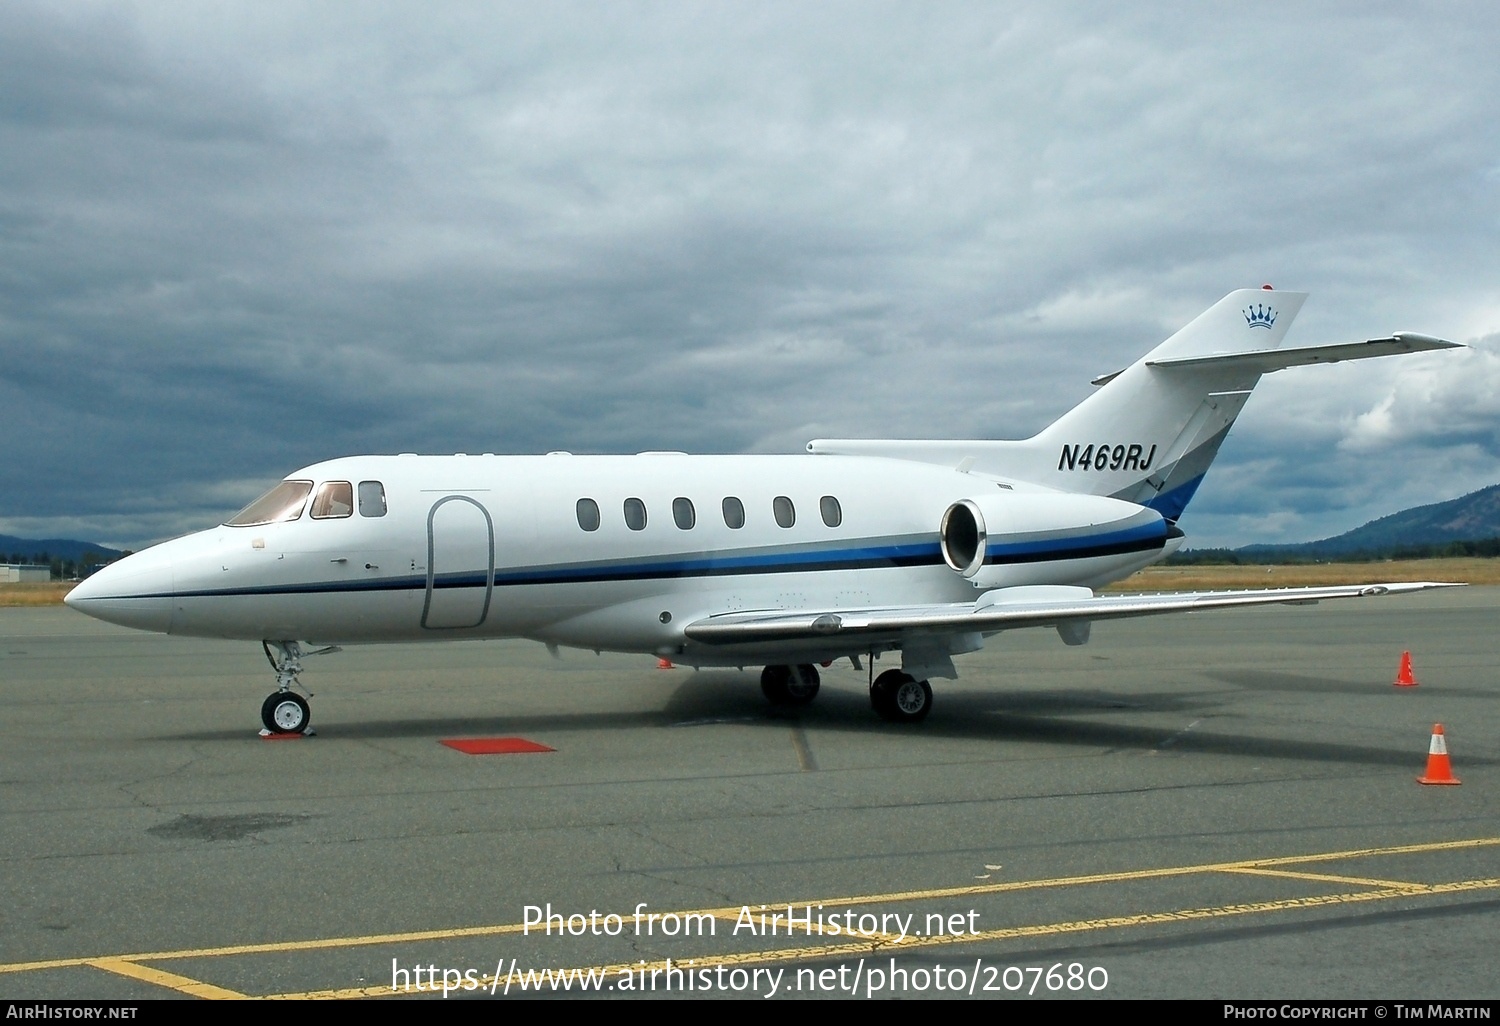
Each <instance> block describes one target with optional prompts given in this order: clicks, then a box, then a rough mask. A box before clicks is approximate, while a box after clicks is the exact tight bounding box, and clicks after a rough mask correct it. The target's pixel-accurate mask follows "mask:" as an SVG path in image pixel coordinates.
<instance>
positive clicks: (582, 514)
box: [577, 499, 599, 531]
mask: <svg viewBox="0 0 1500 1026" xmlns="http://www.w3.org/2000/svg"><path fill="white" fill-rule="evenodd" d="M577 512H578V526H579V527H581V528H583V529H584V530H585V531H597V530H599V504H598V503H597V502H595V501H594V500H593V499H579V500H578V510H577Z"/></svg>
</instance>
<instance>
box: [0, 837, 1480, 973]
mask: <svg viewBox="0 0 1500 1026" xmlns="http://www.w3.org/2000/svg"><path fill="white" fill-rule="evenodd" d="M1494 845H1500V837H1480V838H1473V839H1470V840H1463V841H1435V842H1431V843H1426V844H1407V845H1396V846H1390V847H1383V848H1355V849H1349V850H1345V851H1333V852H1317V853H1312V854H1305V855H1286V856H1278V857H1274V858H1263V859H1245V860H1241V861H1236V862H1212V863H1202V864H1199V865H1191V866H1163V867H1158V868H1154V869H1134V870H1125V871H1123V872H1117V873H1092V874H1086V875H1080V876H1063V877H1052V878H1044V879H1038V880H1017V881H1012V882H1006V883H990V884H970V885H965V886H962V887H941V888H928V889H925V890H918V891H895V892H890V893H886V894H864V895H856V896H852V897H840V898H816V899H812V900H805V901H790V902H773V903H767V907H768V908H784V907H786V906H788V905H790V906H793V907H794V908H801V907H803V906H807V905H811V906H814V907H816V906H819V905H823V906H843V907H850V906H858V905H885V904H895V903H898V902H908V901H933V900H939V899H945V898H966V897H978V896H982V895H989V894H1003V893H1007V892H1013V891H1029V890H1041V889H1045V888H1057V887H1077V886H1083V885H1087V884H1098V883H1124V882H1131V881H1140V880H1152V879H1162V878H1167V877H1181V876H1192V875H1196V874H1208V873H1224V872H1249V871H1255V870H1265V869H1268V868H1272V867H1277V866H1294V865H1298V864H1305V863H1310V862H1333V861H1339V860H1348V859H1364V858H1377V857H1385V856H1392V855H1410V854H1421V853H1430V852H1440V851H1459V850H1463V849H1474V848H1482V847H1490V846H1494ZM1323 879H1327V880H1328V881H1330V882H1332V881H1335V880H1337V879H1338V878H1336V877H1327V878H1323ZM1351 879H1352V878H1351ZM1353 882H1355V883H1357V884H1359V885H1364V883H1365V882H1363V881H1358V880H1354V881H1353ZM1370 883H1371V884H1373V885H1374V886H1379V887H1382V888H1384V889H1383V890H1380V891H1374V892H1368V894H1367V895H1365V896H1355V897H1341V896H1333V898H1331V899H1329V898H1299V899H1291V901H1292V904H1286V903H1275V902H1273V903H1269V904H1262V905H1254V906H1224V908H1226V909H1245V910H1250V911H1275V910H1277V909H1280V908H1283V907H1285V908H1294V907H1299V906H1298V905H1297V904H1296V903H1298V902H1301V903H1307V902H1314V903H1319V902H1321V903H1325V904H1326V903H1328V902H1329V901H1330V900H1335V899H1336V900H1340V901H1344V900H1347V901H1356V900H1358V901H1367V900H1378V899H1380V898H1385V897H1393V896H1401V895H1406V894H1433V893H1443V892H1444V888H1449V889H1451V888H1453V887H1459V888H1461V889H1476V888H1484V887H1489V886H1491V883H1490V882H1488V881H1463V882H1461V883H1460V884H1457V885H1449V884H1434V885H1424V884H1406V883H1400V882H1397V881H1370ZM745 907H751V908H756V909H758V908H759V905H758V904H751V905H748V906H727V907H720V908H711V909H698V910H690V911H677V912H671V913H665V914H668V915H676V916H678V917H681V918H686V917H689V916H700V917H712V918H715V919H726V920H738V918H739V916H740V913H741V909H742V908H745ZM1303 907H1309V906H1306V905H1305V904H1304V906H1303ZM656 914H657V915H662V914H664V913H656ZM754 914H756V913H754V912H752V915H754ZM1215 914H1223V915H1228V914H1233V913H1231V912H1216V913H1215ZM1163 915H1167V916H1168V918H1169V919H1170V918H1173V917H1175V918H1184V917H1186V918H1202V916H1199V915H1196V914H1188V913H1163ZM621 918H622V919H623V920H625V921H627V922H628V921H632V920H633V913H624V914H622V915H621ZM1148 921H1154V920H1149V919H1148V920H1145V922H1148ZM1162 921H1168V920H1162ZM1089 922H1090V923H1098V924H1102V925H1090V926H1077V927H1070V926H1068V925H1067V924H1057V925H1054V926H1052V927H1020V928H1015V929H1017V930H1020V931H1022V932H1013V931H1006V930H1002V931H988V932H985V933H980V934H958V935H952V936H950V937H948V938H938V937H933V938H923V939H922V941H921V944H920V945H918V944H916V943H915V942H913V941H912V940H908V941H906V942H905V943H903V944H901V948H902V949H903V950H906V949H908V948H911V947H915V946H929V945H932V944H943V943H949V944H951V943H955V942H957V941H975V940H987V939H988V940H1000V939H1006V938H1009V937H1022V936H1035V935H1038V933H1039V932H1041V933H1045V932H1071V931H1072V930H1073V929H1100V928H1104V926H1108V925H1111V924H1115V923H1116V921H1115V920H1097V921H1095V920H1090V921H1089ZM1121 922H1124V921H1121ZM1131 925H1135V924H1134V921H1133V920H1132V921H1131ZM524 929H525V927H524V926H523V925H522V924H521V923H502V924H493V925H485V926H467V927H455V928H450V929H441V930H413V931H407V932H402V933H384V934H366V935H360V936H346V937H326V938H317V939H311V940H295V941H271V942H266V943H260V944H235V945H225V946H220V947H211V948H186V949H179V950H174V951H150V952H141V953H137V954H124V955H109V956H86V957H81V958H54V959H44V960H39V961H32V962H12V963H8V964H0V974H4V973H17V972H31V971H35V970H40V969H61V968H68V967H73V966H81V965H100V964H107V965H109V966H112V967H113V966H121V965H125V964H128V963H137V962H160V961H168V960H172V959H183V958H223V957H227V956H234V955H259V954H277V953H291V952H298V951H320V950H322V951H326V950H330V949H338V948H352V947H371V946H376V945H385V944H412V943H421V942H424V941H441V940H458V939H463V938H469V937H496V936H504V935H507V934H519V933H522V932H523V930H524ZM889 936H890V935H888V934H886V935H882V936H881V937H880V940H882V941H886V940H887V939H888V938H889ZM871 949H872V947H871V945H870V944H868V943H861V944H854V945H832V946H827V947H822V948H795V949H786V950H787V951H788V952H789V954H787V955H786V956H784V957H788V958H793V957H795V958H823V957H837V956H838V955H840V954H853V953H868V952H869V951H870V950H871ZM790 952H812V954H790ZM778 957H780V956H777V955H776V954H775V953H774V952H773V953H767V952H759V953H750V954H746V955H743V956H726V957H725V958H720V959H716V960H715V961H716V963H725V964H728V963H730V962H734V961H747V962H753V961H761V962H764V961H775V960H777V958H778ZM679 964H680V963H679ZM141 968H142V969H143V970H144V971H155V970H145V967H141ZM110 971H120V970H119V969H117V968H111V969H110ZM166 975H169V976H170V975H171V974H166ZM178 979H182V980H186V978H185V977H179V978H178ZM187 982H188V983H192V982H193V981H191V980H188V981H187ZM204 986H207V985H204ZM226 993H227V992H226ZM330 993H334V992H330ZM336 993H338V994H344V993H345V992H343V991H339V992H336ZM350 993H352V992H350Z"/></svg>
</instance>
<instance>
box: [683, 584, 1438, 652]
mask: <svg viewBox="0 0 1500 1026" xmlns="http://www.w3.org/2000/svg"><path fill="white" fill-rule="evenodd" d="M1458 587H1463V585H1461V584H1445V583H1439V582H1433V581H1422V582H1415V583H1402V584H1349V585H1337V586H1333V587H1326V588H1262V589H1257V590H1247V591H1195V592H1167V593H1161V594H1144V595H1112V594H1111V595H1095V594H1094V593H1093V592H1092V591H1091V590H1089V589H1088V588H1079V587H1069V586H1062V585H1029V586H1024V587H1017V588H999V589H996V590H994V591H991V592H986V593H985V594H984V595H982V596H980V598H979V599H978V600H977V601H975V602H970V603H964V602H951V603H937V604H932V605H921V606H900V607H892V608H886V609H830V610H764V611H760V612H738V613H722V614H719V615H716V616H709V617H705V618H703V619H701V620H695V621H694V622H692V623H690V624H688V625H687V627H686V628H684V630H685V633H686V634H687V636H688V637H689V638H691V639H693V640H694V641H699V642H703V643H705V644H711V645H736V644H750V643H757V642H768V641H793V640H804V639H812V638H823V639H829V640H832V639H834V638H838V639H841V640H842V639H849V640H855V639H861V638H864V637H875V636H888V635H901V634H907V633H922V634H964V633H971V632H973V633H979V634H992V633H995V632H997V631H1003V630H1011V629H1014V628H1019V627H1058V628H1059V630H1060V631H1062V630H1066V629H1067V628H1068V626H1070V625H1077V626H1078V627H1082V626H1084V625H1086V624H1088V623H1091V622H1093V621H1094V620H1119V619H1124V618H1125V617H1132V616H1155V615H1157V614H1159V613H1191V612H1195V611H1198V610H1205V609H1228V608H1231V607H1237V606H1262V605H1274V604H1278V603H1284V604H1288V605H1311V604H1312V603H1315V602H1321V601H1322V600H1324V599H1341V598H1367V597H1371V596H1376V595H1394V594H1399V593H1402V592H1408V591H1423V590H1425V589H1428V588H1458ZM1065 638H1066V635H1065Z"/></svg>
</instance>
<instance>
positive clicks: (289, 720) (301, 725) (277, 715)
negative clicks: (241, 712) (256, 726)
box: [260, 691, 312, 734]
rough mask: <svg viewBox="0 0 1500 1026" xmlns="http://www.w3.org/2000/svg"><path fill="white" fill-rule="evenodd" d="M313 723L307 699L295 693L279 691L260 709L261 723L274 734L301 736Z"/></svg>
mask: <svg viewBox="0 0 1500 1026" xmlns="http://www.w3.org/2000/svg"><path fill="white" fill-rule="evenodd" d="M311 721H312V709H311V707H309V706H308V704H307V699H305V698H303V697H302V696H301V695H299V694H297V693H296V692H295V691H277V692H275V693H274V694H272V695H269V696H268V697H267V698H266V700H265V702H264V703H262V704H261V707H260V722H261V723H263V724H265V727H266V729H267V730H269V731H270V732H271V733H273V734H301V733H303V732H305V731H306V730H307V725H308V723H310V722H311Z"/></svg>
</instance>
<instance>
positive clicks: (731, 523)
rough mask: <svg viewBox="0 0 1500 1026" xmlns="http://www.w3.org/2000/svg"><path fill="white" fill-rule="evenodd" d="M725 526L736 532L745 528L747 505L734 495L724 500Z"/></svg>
mask: <svg viewBox="0 0 1500 1026" xmlns="http://www.w3.org/2000/svg"><path fill="white" fill-rule="evenodd" d="M724 526H725V527H728V528H730V529H732V530H735V531H738V530H739V529H740V528H742V527H744V526H745V504H744V503H743V502H741V501H740V500H739V499H736V498H735V497H734V496H733V495H731V496H729V497H728V498H727V499H725V500H724Z"/></svg>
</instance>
